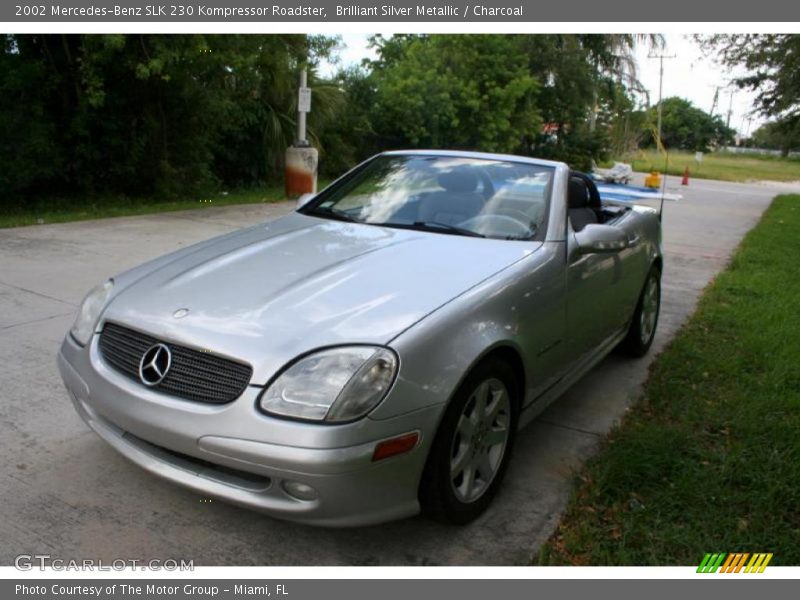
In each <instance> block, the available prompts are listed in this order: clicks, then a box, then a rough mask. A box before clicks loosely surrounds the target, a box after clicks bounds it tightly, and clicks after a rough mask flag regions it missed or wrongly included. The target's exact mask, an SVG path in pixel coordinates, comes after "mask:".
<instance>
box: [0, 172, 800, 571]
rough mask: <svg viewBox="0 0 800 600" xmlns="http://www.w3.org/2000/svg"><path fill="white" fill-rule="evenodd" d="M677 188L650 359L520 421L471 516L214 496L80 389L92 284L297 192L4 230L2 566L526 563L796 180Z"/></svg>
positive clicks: (276, 210)
mask: <svg viewBox="0 0 800 600" xmlns="http://www.w3.org/2000/svg"><path fill="white" fill-rule="evenodd" d="M677 181H678V180H677V179H675V178H670V184H675V183H677ZM669 187H671V188H672V187H673V185H670V186H669ZM677 188H680V186H677ZM676 191H677V190H676ZM680 191H681V192H682V193H684V194H685V198H684V199H683V200H681V201H679V202H669V203H667V204H666V207H665V214H664V237H665V249H666V264H665V273H664V284H663V288H664V290H663V292H664V293H663V307H662V315H661V322H660V325H659V329H658V334H657V337H656V341H655V345H654V348H653V350H654V352H651V354H650V356H648V357H647V358H645V359H642V360H638V361H633V360H628V359H625V358H622V357H619V356H614V355H612V356H611V357H609V358H608V359H607V360H605V361H604V362H603V363H602V364H601V365H600V366H598V367H597V368H595V369H594V371H592V372H591V373H590V374H588V375H587V376H586V377H585V378H584V379H583V380H582V381H581V382H579V383H578V384H577V385H576V386H575V387H574V388H573V389H572V390H571V391H569V392H568V393H567V394H566V395H565V396H564V397H563V398H562V399H561V400H560V401H559V402H557V403H556V404H555V405H553V406H552V407H551V408H550V409H549V410H548V411H547V412H545V413H544V414H543V415H542V416H541V417H540V418H539V419H538V421H537V422H535V423H534V424H533V425H532V426H530V427H529V428H527V429H526V430H525V431H523V432H522V434H521V435H520V436H519V438H518V446H517V449H516V452H515V456H514V460H513V462H512V464H511V468H510V472H509V473H508V477H507V479H506V481H505V485H504V487H503V489H502V490H501V492H500V493H499V495H498V496H497V498H496V501H495V503H494V505H493V506H492V507H491V509H490V510H489V511H488V513H487V514H485V515H484V516H483V517H482V518H481V519H480V520H478V521H477V522H475V523H473V524H471V525H470V526H467V527H463V528H457V527H448V526H443V525H439V524H437V523H433V522H430V521H428V520H426V519H423V518H420V517H418V518H414V519H409V520H406V521H403V522H398V523H390V524H387V525H382V526H376V527H371V528H363V529H352V530H324V529H317V528H311V527H307V526H301V525H296V524H290V523H285V522H281V521H277V520H274V519H271V518H269V517H266V516H263V515H260V514H256V513H253V512H249V511H246V510H243V509H239V508H236V507H233V506H228V505H226V504H223V503H219V502H207V501H203V500H202V499H201V498H199V497H198V496H196V495H195V494H193V493H191V492H188V491H186V490H184V489H182V488H179V487H177V486H175V485H173V484H170V483H167V482H164V481H161V480H159V479H156V478H155V477H153V476H151V475H149V474H147V473H145V472H144V471H143V470H141V469H139V468H138V467H135V466H134V465H132V464H130V463H128V462H127V461H126V460H125V459H124V458H122V457H121V456H119V455H118V454H117V453H116V452H114V451H113V450H112V449H111V448H110V447H109V446H107V445H106V444H105V443H103V442H102V441H100V439H99V438H98V437H97V436H96V435H94V434H93V433H91V432H90V431H89V430H88V428H87V427H86V426H85V425H84V423H83V422H82V421H81V420H80V419H79V417H78V416H77V414H75V413H74V411H73V409H72V406H71V404H70V403H69V402H68V400H67V396H66V393H65V391H64V390H63V389H62V384H61V381H60V379H59V376H58V373H57V370H56V366H55V356H56V351H57V349H58V346H59V344H60V341H61V339H62V337H63V335H64V333H65V332H66V331H67V330H68V329H69V327H70V324H71V321H72V315H73V313H74V311H75V309H76V306H77V304H78V302H79V301H80V299H81V298H82V296H83V294H84V293H85V292H86V291H87V290H88V289H89V288H90V287H92V286H93V285H95V284H96V283H98V282H100V281H102V280H103V279H105V278H107V277H109V276H111V275H113V274H115V273H117V272H119V271H121V270H123V269H126V268H128V267H131V266H133V265H136V264H138V263H140V262H142V261H144V260H146V259H149V258H151V257H154V256H157V255H159V254H162V253H164V252H167V251H169V250H173V249H176V248H178V247H181V246H184V245H187V244H191V243H193V242H196V241H198V240H202V239H206V238H209V237H211V236H215V235H218V234H221V233H225V232H227V231H230V230H232V229H236V228H238V227H241V226H243V225H247V224H251V223H254V222H257V221H259V220H266V219H272V218H275V217H277V216H279V215H281V214H283V213H285V212H287V211H288V210H290V209H291V206H290V205H288V204H273V205H251V206H244V207H227V208H219V209H216V208H211V209H204V210H198V211H187V212H181V213H172V214H160V215H153V216H144V217H128V218H119V219H108V220H103V221H91V222H80V223H70V224H62V225H42V226H35V227H26V228H19V229H4V230H0V364H2V369H0V398H2V399H1V400H0V455H2V457H3V460H2V462H0V540H2V542H3V543H2V544H0V564H3V565H8V564H12V562H13V559H14V557H15V556H16V555H17V554H20V553H29V554H30V553H47V554H51V555H52V556H53V557H54V558H55V557H57V558H62V559H82V558H95V559H98V558H99V559H103V560H104V561H109V562H110V561H111V560H114V559H120V558H122V559H145V558H147V559H150V558H160V559H166V558H184V559H193V560H194V561H195V564H196V565H333V564H352V565H377V564H381V565H434V564H449V565H467V564H476V565H495V564H506V565H507V564H527V563H528V562H529V561H530V560H531V559H532V557H535V556H536V552H537V548H538V546H539V545H540V544H541V543H542V542H543V541H544V540H546V539H547V537H548V536H549V535H550V534H551V532H552V531H553V528H554V527H555V526H556V524H557V522H558V519H559V516H560V514H561V512H562V510H563V508H564V506H565V503H566V500H567V498H568V495H569V492H570V489H571V486H572V480H573V474H574V472H575V470H576V469H577V468H579V467H580V465H581V464H582V462H583V461H584V460H585V459H586V458H587V457H588V456H590V455H591V454H592V453H593V452H594V451H595V449H596V447H597V443H598V440H599V439H600V438H601V436H602V435H603V434H604V433H605V432H607V431H608V430H609V428H610V427H611V426H612V425H613V424H614V423H615V422H616V421H617V420H618V419H619V418H620V417H621V416H622V415H623V414H624V412H625V410H626V408H627V407H628V406H629V405H630V404H631V402H633V401H634V400H635V399H636V398H637V397H638V395H639V394H640V389H641V385H642V383H643V382H644V380H645V378H646V375H647V369H648V365H649V362H650V361H651V360H652V358H653V356H654V355H655V354H656V353H657V352H658V351H659V350H661V349H662V348H663V347H664V345H665V344H666V343H667V342H668V341H669V339H670V338H671V337H672V336H673V334H674V333H675V332H676V331H677V329H678V328H679V327H680V326H681V324H682V323H683V322H684V321H685V320H686V318H687V317H688V315H689V314H690V313H691V312H692V311H693V309H694V306H695V302H696V300H697V297H698V295H699V294H700V292H701V291H702V289H703V288H704V287H705V286H706V284H707V283H708V282H709V281H710V280H711V279H712V277H714V275H715V274H716V273H717V272H719V271H720V270H721V269H723V268H724V266H725V264H726V262H727V260H728V258H729V256H730V254H731V252H732V250H733V249H734V248H735V247H736V245H737V244H738V242H739V241H740V239H741V238H742V236H743V235H744V234H745V233H746V232H747V230H749V229H750V228H751V227H752V226H753V225H754V224H755V223H756V222H757V221H758V219H759V217H760V215H761V213H762V212H763V210H764V209H765V208H766V207H767V206H768V205H769V202H770V200H771V198H772V197H773V196H774V195H775V194H776V193H780V192H785V191H788V189H787V187H786V186H782V187H780V188H771V187H769V186H766V185H743V184H730V183H722V182H713V181H700V180H693V181H692V182H691V184H690V186H689V187H688V188H680Z"/></svg>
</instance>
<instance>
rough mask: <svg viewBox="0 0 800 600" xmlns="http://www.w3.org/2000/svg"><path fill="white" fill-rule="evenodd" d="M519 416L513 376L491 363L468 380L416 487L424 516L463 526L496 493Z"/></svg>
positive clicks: (483, 364)
mask: <svg viewBox="0 0 800 600" xmlns="http://www.w3.org/2000/svg"><path fill="white" fill-rule="evenodd" d="M518 414H519V387H518V383H517V381H516V377H515V376H514V370H513V369H512V368H511V367H510V366H509V365H508V364H507V363H505V362H503V361H501V360H499V359H496V358H489V359H487V360H485V361H483V362H481V363H480V364H479V365H478V366H477V367H475V368H474V369H473V371H472V372H471V373H470V374H469V375H468V376H467V378H466V379H465V380H464V382H463V383H462V384H461V386H460V387H459V388H458V390H457V391H456V393H455V395H454V396H453V399H452V401H451V402H450V405H449V406H448V407H447V410H446V411H445V415H444V418H443V419H442V422H441V424H440V426H439V431H438V432H437V434H436V438H435V440H434V442H433V446H432V447H431V451H430V455H429V456H428V462H427V464H426V465H425V472H424V473H423V477H422V483H421V485H420V493H419V497H420V504H421V505H422V510H423V512H424V513H425V514H427V515H429V516H431V517H433V518H435V519H437V520H439V521H444V522H447V523H454V524H458V525H463V524H466V523H469V522H470V521H473V520H474V519H476V518H478V517H479V516H480V515H481V513H483V512H484V511H485V510H486V508H487V507H488V506H489V504H490V503H491V502H492V499H493V498H494V495H495V494H496V493H497V490H498V488H499V487H500V483H501V481H502V479H503V476H504V475H505V472H506V469H507V468H508V463H509V460H510V458H511V450H512V448H513V445H514V440H515V438H516V435H515V434H516V428H517V421H518Z"/></svg>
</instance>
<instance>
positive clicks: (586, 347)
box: [566, 219, 644, 364]
mask: <svg viewBox="0 0 800 600" xmlns="http://www.w3.org/2000/svg"><path fill="white" fill-rule="evenodd" d="M609 224H610V223H609ZM615 225H617V226H620V227H621V228H622V229H623V230H625V231H626V233H627V234H628V239H629V246H628V247H626V248H624V249H622V250H618V251H616V252H602V253H585V252H582V251H581V250H580V249H579V247H578V244H577V241H576V239H575V233H574V231H573V229H572V227H571V225H570V226H569V227H568V231H567V291H566V294H567V298H566V304H567V341H568V347H569V356H568V361H569V362H570V363H572V364H574V363H576V362H581V361H582V360H584V359H587V358H588V357H589V356H590V355H592V354H593V353H594V352H596V351H597V350H598V349H599V348H600V346H602V345H603V344H604V343H605V342H607V341H609V340H610V338H612V337H614V336H616V335H617V334H619V333H620V332H621V331H622V330H623V329H624V328H625V327H627V325H628V321H629V319H630V317H631V315H632V314H633V309H634V307H635V304H636V300H637V299H638V294H639V287H640V284H639V280H640V279H642V278H641V277H640V271H641V263H642V255H643V252H644V250H643V246H642V244H641V243H640V240H639V239H638V237H637V235H636V234H635V232H632V231H629V229H630V227H629V225H630V223H628V222H626V220H625V219H623V220H622V222H620V223H615Z"/></svg>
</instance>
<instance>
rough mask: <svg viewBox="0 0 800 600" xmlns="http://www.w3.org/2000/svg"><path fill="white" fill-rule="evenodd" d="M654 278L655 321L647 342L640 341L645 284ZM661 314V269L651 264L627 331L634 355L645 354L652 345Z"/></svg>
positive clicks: (629, 344)
mask: <svg viewBox="0 0 800 600" xmlns="http://www.w3.org/2000/svg"><path fill="white" fill-rule="evenodd" d="M652 278H655V280H656V286H657V288H658V306H657V308H656V321H655V324H654V325H653V332H652V333H651V334H650V339H648V340H647V343H644V342H642V320H641V316H642V309H643V307H644V295H645V292H646V291H647V286H648V284H649V283H650V280H651V279H652ZM660 316H661V270H660V269H659V268H658V267H657V266H653V267H652V268H651V269H650V271H649V272H648V273H647V279H645V282H644V286H643V287H642V292H641V294H640V295H639V302H638V303H637V304H636V311H635V312H634V314H633V321H632V322H631V328H630V331H629V332H628V340H627V341H628V344H627V345H628V349H629V350H630V351H631V353H632V354H634V355H635V356H644V355H645V354H647V351H648V350H650V346H652V345H653V340H654V339H655V337H656V330H657V329H658V319H659V317H660Z"/></svg>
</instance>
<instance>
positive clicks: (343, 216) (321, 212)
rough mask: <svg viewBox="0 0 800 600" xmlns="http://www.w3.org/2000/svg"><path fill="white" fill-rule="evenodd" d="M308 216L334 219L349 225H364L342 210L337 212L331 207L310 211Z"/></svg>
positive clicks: (319, 207)
mask: <svg viewBox="0 0 800 600" xmlns="http://www.w3.org/2000/svg"><path fill="white" fill-rule="evenodd" d="M306 214H307V215H311V216H312V217H315V216H316V217H323V218H326V219H334V220H336V221H345V222H347V223H362V222H363V221H359V220H358V219H356V218H355V217H351V216H350V215H348V214H347V213H345V212H342V211H340V210H336V209H335V208H331V207H330V206H317V207H316V208H314V209H313V210H310V211H308V212H307V213H306Z"/></svg>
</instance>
